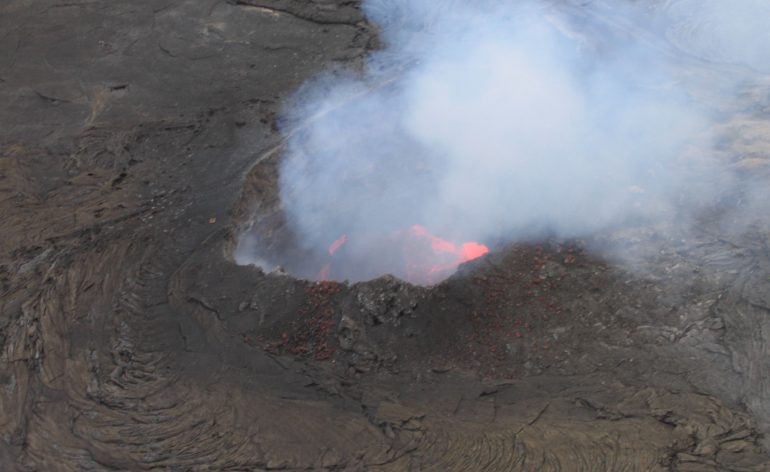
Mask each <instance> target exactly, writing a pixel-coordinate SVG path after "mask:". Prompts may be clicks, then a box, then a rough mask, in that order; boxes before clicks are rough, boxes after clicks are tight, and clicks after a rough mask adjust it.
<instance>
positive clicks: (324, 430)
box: [0, 0, 770, 472]
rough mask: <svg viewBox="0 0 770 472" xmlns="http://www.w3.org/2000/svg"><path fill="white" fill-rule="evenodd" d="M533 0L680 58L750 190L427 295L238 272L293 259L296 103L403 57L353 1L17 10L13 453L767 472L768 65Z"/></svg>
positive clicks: (195, 461)
mask: <svg viewBox="0 0 770 472" xmlns="http://www.w3.org/2000/svg"><path fill="white" fill-rule="evenodd" d="M501 1H502V0H501ZM395 3H403V2H395ZM541 3H547V4H548V5H549V8H552V9H553V10H554V11H557V12H566V13H565V16H566V17H569V18H572V19H573V20H574V21H572V22H571V23H570V24H569V25H568V26H564V27H563V28H566V29H568V30H569V35H572V36H574V37H578V36H580V35H585V37H586V38H588V39H586V40H585V41H583V43H581V44H588V45H592V44H593V45H595V48H596V50H598V51H604V50H605V49H603V46H602V45H601V41H598V42H597V41H595V39H596V38H597V37H598V38H601V37H603V35H605V32H606V31H612V32H613V34H617V35H618V36H622V37H624V38H626V39H627V40H629V41H631V42H638V44H643V45H644V47H645V48H649V50H652V51H656V54H660V55H661V56H664V57H666V58H668V61H669V63H671V64H673V66H672V67H674V68H675V72H674V75H675V76H676V77H678V78H681V80H682V82H683V83H684V82H686V84H687V90H688V94H689V95H690V96H691V97H693V99H694V100H698V101H700V102H702V103H707V104H708V107H709V109H710V110H712V111H713V112H714V115H718V117H719V118H718V119H714V120H713V121H711V122H710V123H709V126H710V129H709V133H710V135H712V136H715V137H716V138H715V139H714V141H715V142H716V143H717V144H716V145H715V146H714V148H713V149H712V150H711V151H713V152H712V154H713V155H714V156H716V158H718V159H719V160H720V162H722V163H723V164H724V169H725V170H724V172H729V173H730V179H731V181H732V182H734V183H735V184H734V186H732V187H731V189H732V190H731V192H726V193H725V194H724V195H721V196H720V197H719V198H718V200H717V201H716V203H715V204H714V205H711V206H709V207H708V208H704V209H703V211H700V212H698V213H697V215H693V217H692V220H693V222H694V223H693V225H692V228H691V229H689V230H688V231H687V232H686V234H685V233H678V232H676V231H673V230H670V228H669V226H670V225H672V224H673V223H672V221H670V220H665V221H653V222H649V221H644V222H641V223H640V222H634V223H633V224H632V223H629V224H628V225H620V226H615V227H613V228H611V229H607V230H606V231H601V232H598V233H595V234H591V235H586V236H585V237H559V235H556V234H549V235H545V236H542V237H539V238H526V239H521V240H512V239H506V238H505V237H502V236H501V237H500V238H498V239H496V240H490V241H482V242H483V243H484V244H487V245H488V246H489V253H487V254H484V255H482V256H481V257H477V258H474V259H473V260H470V261H469V262H466V263H464V264H462V265H460V266H459V268H458V269H457V272H456V273H454V274H453V275H451V276H450V277H448V278H446V280H443V281H441V282H440V283H437V284H435V285H428V284H426V285H415V284H411V283H409V282H407V281H405V280H402V279H400V278H397V277H394V276H391V275H388V274H385V273H383V274H382V275H381V276H379V277H376V278H374V279H371V280H363V281H360V282H355V283H352V282H346V281H335V280H306V279H303V278H300V277H297V276H296V274H295V273H294V272H292V271H291V270H284V268H280V267H278V268H273V267H258V266H256V265H249V264H242V263H239V262H238V261H236V259H237V257H236V254H237V252H238V249H239V247H241V241H242V237H243V235H244V234H249V235H251V236H252V237H253V238H256V239H257V240H259V241H261V242H262V244H263V247H262V250H263V255H264V251H267V252H266V253H267V254H270V253H271V252H272V253H274V254H279V253H280V254H282V257H284V258H285V259H287V260H289V262H291V258H292V257H295V258H300V257H301V252H300V248H301V243H299V242H298V241H296V240H294V239H293V237H294V235H292V233H291V226H289V225H287V216H286V215H285V214H284V213H283V211H284V205H283V204H282V202H281V189H280V178H279V173H280V169H281V167H280V166H281V160H282V159H283V158H284V157H285V153H284V151H285V149H286V146H287V135H289V134H290V133H291V132H293V131H292V130H288V131H287V130H286V129H285V128H282V126H284V124H283V122H282V119H281V117H282V116H283V114H284V112H285V107H286V103H288V102H290V101H291V97H292V96H294V95H293V94H295V93H296V91H297V90H299V89H300V88H301V87H302V86H303V84H306V83H307V81H308V80H312V79H313V78H314V77H318V76H319V74H324V73H328V71H329V70H339V69H345V70H352V71H361V70H363V69H365V68H366V67H367V60H368V59H367V58H369V57H370V55H371V54H373V53H375V52H376V51H380V50H382V49H383V48H384V47H386V46H385V44H384V42H385V41H384V40H383V37H382V30H381V28H380V25H377V24H376V23H374V22H373V21H371V19H370V18H368V17H367V15H366V14H365V11H364V10H363V9H362V6H361V4H360V2H359V1H358V0H207V1H195V0H131V1H124V2H119V1H110V0H73V1H63V0H3V1H2V3H0V211H1V212H2V213H0V215H2V218H0V232H1V234H2V237H0V470H2V471H103V470H108V471H135V470H137V471H138V470H158V471H160V470H171V471H199V470H216V471H220V470H221V471H267V470H287V471H306V470H307V471H309V470H326V471H476V470H484V471H541V470H542V471H692V472H695V471H756V472H762V471H768V470H770V439H769V438H770V436H768V434H770V224H769V223H770V217H768V216H767V215H765V214H764V213H763V212H762V208H765V209H767V208H768V206H767V205H766V204H763V202H764V201H765V200H766V198H763V195H764V196H766V195H767V193H762V192H763V191H765V189H767V188H768V183H770V75H769V73H768V71H769V70H770V67H768V68H766V69H763V68H762V67H758V66H757V64H760V65H761V64H763V62H762V61H765V59H770V55H768V57H764V56H761V55H751V56H749V55H738V56H736V55H734V54H731V51H733V50H734V44H732V43H729V44H728V43H724V44H722V43H720V42H719V38H721V37H722V36H720V35H719V34H714V35H712V36H709V33H708V31H709V30H708V27H709V25H711V24H712V23H713V22H714V21H716V20H715V18H716V19H717V20H718V18H720V17H719V16H714V17H711V16H705V17H704V16H702V15H701V16H699V15H698V14H697V13H698V11H699V10H698V8H699V6H698V4H697V2H692V1H689V0H678V1H677V0H666V1H652V0H650V1H642V0H638V1H634V2H628V3H632V4H634V5H636V6H637V7H638V6H639V5H640V4H641V5H643V8H642V10H643V11H645V12H648V13H649V14H650V15H653V14H656V13H655V12H658V11H666V12H670V14H671V15H673V14H676V15H678V16H677V18H678V20H677V21H676V22H672V23H671V24H670V25H667V26H665V27H664V26H660V25H657V26H656V27H660V28H663V29H664V30H665V34H657V33H658V32H659V31H660V30H656V31H655V32H652V31H648V30H645V29H644V28H639V27H637V26H635V25H634V24H630V23H629V22H628V21H626V16H624V15H620V14H617V15H616V13H615V12H616V10H613V9H612V8H608V7H607V8H605V7H604V6H603V5H605V4H609V3H613V4H620V3H624V2H603V1H585V2H577V1H571V0H553V1H549V2H541ZM727 3H729V2H725V4H727ZM690 11H691V12H692V15H685V14H683V13H682V12H690ZM650 12H651V13H650ZM720 14H721V13H720ZM594 18H598V19H596V20H595V19H594ZM560 24H561V23H560ZM581 25H582V26H581ZM596 25H602V26H601V29H600V28H598V27H596ZM588 26H591V28H588ZM582 27H585V28H582ZM581 28H582V29H581ZM706 36H707V37H709V38H712V39H713V41H703V40H702V39H703V37H706ZM604 37H606V35H605V36H604ZM740 39H741V40H743V39H747V38H743V37H742V38H740ZM748 39H750V38H748ZM760 40H761V41H766V40H767V38H764V39H761V38H760V39H758V41H760ZM581 41H582V40H581ZM597 44H598V45H597ZM741 44H742V43H741ZM728 46H729V47H728ZM592 47H593V46H592ZM768 50H770V46H767V47H766V48H765V51H768ZM752 61H754V62H752ZM768 66H770V61H768ZM728 78H729V80H728ZM714 84H717V85H716V86H715V85H714ZM297 126H300V127H301V126H302V124H301V123H300V124H297ZM298 132H301V131H298ZM339 139H341V140H344V139H345V135H344V133H343V134H341V135H340V137H339ZM696 151H697V150H696ZM696 151H691V152H696ZM706 187H708V184H706ZM748 188H750V189H751V192H749V193H751V194H750V195H749V194H748V193H746V194H743V193H741V189H748ZM635 195H637V194H635ZM638 195H639V196H638V197H635V198H639V199H640V200H642V201H643V199H644V198H645V194H644V193H638ZM757 195H759V197H757ZM747 202H751V203H750V204H749V203H747ZM503 204H505V202H501V205H503ZM747 205H753V206H752V207H751V209H752V212H751V213H747V212H746V211H745V209H746V207H747ZM763 205H764V206H763ZM757 208H758V210H757ZM747 214H750V215H751V216H752V218H751V219H746V220H745V221H744V220H743V219H745V218H747V217H746V215H747ZM757 215H759V216H758V217H757ZM412 223H419V222H409V224H412ZM335 237H336V236H335ZM332 241H334V239H332V240H331V241H329V242H330V243H332ZM335 249H336V246H335ZM624 255H626V256H628V257H623V256H624ZM295 262H296V259H295ZM311 278H312V277H311ZM316 278H321V279H322V278H323V277H316Z"/></svg>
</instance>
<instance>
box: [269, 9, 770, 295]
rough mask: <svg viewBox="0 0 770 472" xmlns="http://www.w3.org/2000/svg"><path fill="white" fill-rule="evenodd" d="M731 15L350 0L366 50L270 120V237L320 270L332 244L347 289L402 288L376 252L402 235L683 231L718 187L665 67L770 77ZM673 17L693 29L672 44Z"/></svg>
mask: <svg viewBox="0 0 770 472" xmlns="http://www.w3.org/2000/svg"><path fill="white" fill-rule="evenodd" d="M728 3H730V5H731V6H730V8H732V10H730V12H729V13H730V15H727V14H726V13H725V12H724V11H723V10H724V8H726V5H727V4H728ZM739 3H741V4H742V5H743V7H741V8H733V4H734V2H723V1H721V0H710V1H706V2H701V1H698V2H696V1H688V0H682V1H680V2H669V3H668V4H666V5H663V6H658V7H656V8H654V9H650V8H647V9H644V8H642V7H641V6H640V5H639V2H636V3H634V4H628V5H627V6H626V7H623V8H621V7H620V5H621V2H611V3H608V4H600V3H596V4H586V5H582V6H577V5H573V4H571V3H570V2H566V1H563V2H545V1H540V2H536V1H532V2H522V1H505V0H497V1H493V0H484V1H477V2H465V1H456V0H364V2H363V8H364V11H365V13H366V15H367V16H368V18H369V19H370V20H371V21H372V22H373V23H374V24H376V25H377V26H378V27H379V28H380V34H381V37H382V40H383V42H384V47H383V49H382V50H380V51H377V52H375V53H373V54H371V55H370V57H369V58H368V60H367V64H366V70H365V72H363V73H361V72H354V71H340V70H335V71H332V72H330V73H329V74H326V75H324V76H323V77H320V78H318V79H316V80H314V81H312V82H311V83H309V84H306V85H305V86H304V87H303V88H302V90H300V91H299V92H298V93H297V94H296V96H295V97H294V99H293V100H292V101H291V104H290V106H289V107H288V109H287V111H286V114H285V117H284V121H283V129H284V131H285V132H286V134H287V136H288V139H287V144H286V148H285V153H284V156H283V158H282V164H281V168H280V186H281V198H282V202H283V210H284V212H285V216H286V218H287V224H288V226H289V228H290V229H291V231H292V232H293V233H294V235H295V236H296V238H297V240H298V243H299V244H300V245H301V246H302V248H303V249H304V250H307V251H308V253H310V254H317V255H319V258H322V257H323V256H322V255H323V254H325V253H326V252H327V248H328V247H329V245H330V243H332V242H333V241H335V240H336V239H338V238H339V237H340V236H341V235H343V234H345V235H347V239H346V245H345V251H346V255H345V258H346V260H347V261H349V263H348V264H347V265H346V267H345V269H344V270H340V271H339V273H338V274H333V276H336V277H339V278H350V279H353V280H361V279H365V278H370V277H374V276H377V275H381V274H383V273H394V274H395V275H398V276H404V274H403V270H401V269H400V267H401V266H400V265H399V264H400V263H399V262H398V261H397V260H396V259H398V257H397V256H396V255H394V254H393V251H392V248H391V247H389V246H388V245H387V244H385V243H383V240H384V238H385V237H386V235H388V234H394V232H399V231H404V230H407V229H408V228H409V227H410V226H412V225H414V224H420V225H422V226H424V227H425V228H427V229H428V230H429V231H430V232H431V233H433V234H435V235H438V236H441V237H442V238H445V239H448V240H451V241H457V242H462V241H479V242H482V243H485V244H490V245H494V244H496V243H500V242H505V241H516V240H524V239H529V238H537V237H540V236H542V235H544V234H548V235H554V236H557V237H583V236H586V235H591V234H594V233H596V232H599V231H604V230H607V229H610V228H613V227H618V226H621V225H625V224H629V223H634V222H639V221H655V220H657V219H664V218H665V219H672V218H678V217H681V216H682V212H683V211H684V212H685V216H687V215H686V214H687V213H690V212H694V211H696V210H697V209H698V208H700V207H701V206H703V205H707V204H709V202H710V201H711V200H712V199H713V198H716V196H717V194H718V191H719V189H722V188H726V187H727V186H728V185H729V184H730V182H729V180H730V179H729V177H728V173H727V172H725V169H724V168H723V166H722V165H721V164H718V163H717V161H716V160H715V159H712V156H711V153H710V152H708V150H709V149H710V148H711V139H712V137H711V135H710V132H709V129H710V127H711V126H712V125H713V123H714V120H715V117H714V116H713V115H714V113H715V111H714V108H713V107H710V106H709V105H708V104H702V103H700V102H699V101H698V100H697V99H696V98H694V97H693V95H692V94H691V93H690V91H689V89H688V86H687V80H686V77H683V75H686V74H682V73H681V70H680V69H678V68H677V66H678V62H679V61H680V59H678V58H679V57H680V56H679V55H678V54H679V53H682V54H683V55H688V54H689V55H700V56H703V51H700V50H699V48H701V49H703V48H705V49H707V50H708V51H718V53H714V54H718V56H719V57H711V56H709V57H707V59H708V60H721V61H725V60H727V59H730V60H735V61H737V62H747V63H748V64H749V66H750V67H753V68H755V69H757V70H761V69H762V68H763V67H765V66H768V65H770V43H767V42H766V43H763V44H764V46H760V47H756V48H754V49H749V48H746V47H741V44H743V43H742V42H743V41H744V40H750V39H751V38H750V37H752V36H754V35H765V36H766V35H767V33H766V31H767V29H766V27H765V23H762V24H761V25H760V22H759V21H757V20H755V19H752V20H751V21H749V22H748V23H746V24H745V25H744V26H740V25H738V24H737V23H735V20H740V18H741V16H748V17H752V14H755V13H756V12H757V11H759V10H760V9H762V8H765V6H764V4H765V3H766V2H763V1H753V0H752V1H745V2H739ZM704 5H705V6H704ZM763 11H764V10H763ZM687 15H705V16H704V18H705V20H704V21H703V22H696V24H698V25H700V27H699V28H700V29H695V30H692V31H690V32H689V33H688V35H689V36H688V37H687V38H684V37H679V36H677V35H676V34H675V33H671V31H674V32H676V31H678V30H677V29H676V28H673V29H672V25H674V26H675V25H676V24H677V22H680V23H681V22H685V23H687V22H691V20H692V19H691V18H689V17H687ZM752 18H753V17H752ZM765 18H767V16H765ZM706 20H708V21H706ZM687 24H688V25H689V24H690V23H687ZM684 29H685V28H682V30H684ZM667 34H668V36H669V37H668V38H667V39H662V38H663V37H665V36H666V35H667ZM709 41H710V42H717V43H718V45H719V47H716V46H713V45H710V44H708V42H709ZM672 43H673V44H674V46H672V45H671V44H672ZM677 43H679V44H678V46H677ZM685 44H686V45H687V47H685V46H684V45H685ZM677 47H678V48H679V50H678V51H676V52H672V50H671V49H670V48H677ZM688 48H689V49H688ZM732 86H733V84H732V83H731V84H730V87H732ZM290 131H291V133H289V132H290ZM261 256H262V257H267V256H266V255H264V254H262V255H261ZM309 264H310V265H311V266H313V267H307V268H305V269H303V270H304V272H305V273H306V274H311V273H312V272H313V271H315V270H317V269H316V268H314V267H315V266H317V264H318V260H315V259H313V258H312V257H311V258H310V259H309Z"/></svg>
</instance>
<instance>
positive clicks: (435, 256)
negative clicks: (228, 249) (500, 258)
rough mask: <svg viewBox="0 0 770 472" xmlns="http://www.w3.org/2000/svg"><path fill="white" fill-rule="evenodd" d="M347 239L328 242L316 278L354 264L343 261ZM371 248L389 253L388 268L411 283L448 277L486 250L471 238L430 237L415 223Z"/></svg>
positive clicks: (379, 253) (487, 249)
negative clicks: (458, 241)
mask: <svg viewBox="0 0 770 472" xmlns="http://www.w3.org/2000/svg"><path fill="white" fill-rule="evenodd" d="M347 242H348V235H347V234H343V235H342V236H340V237H339V238H337V239H336V240H335V241H334V242H332V243H331V244H330V245H329V247H328V250H327V252H328V253H329V259H328V262H327V263H326V264H324V266H323V267H322V268H321V270H320V271H319V272H318V274H317V276H316V277H317V278H318V279H319V280H328V279H329V277H330V276H331V275H332V272H335V273H338V272H340V268H341V267H343V266H346V265H347V266H351V265H355V264H356V261H354V260H347V258H349V257H350V256H349V253H346V252H345V251H342V252H341V253H340V249H341V248H342V247H343V246H345V244H347ZM372 250H376V251H378V254H377V256H379V255H381V254H382V253H384V254H392V260H393V261H395V267H392V270H393V272H394V273H395V275H399V276H403V277H404V278H405V279H406V280H407V281H409V282H412V283H420V284H429V285H430V284H434V283H436V282H439V281H441V280H443V279H444V278H446V277H447V276H449V275H450V274H451V273H452V272H454V271H455V270H456V269H457V267H458V266H459V265H460V264H462V263H465V262H468V261H471V260H473V259H476V258H478V257H481V256H483V255H484V254H486V253H488V252H489V248H487V247H486V246H484V245H483V244H480V243H477V242H472V241H471V242H466V243H463V244H460V245H457V244H455V243H453V242H451V241H447V240H445V239H442V238H439V237H438V236H434V235H433V234H431V233H429V232H428V230H427V229H425V227H423V226H421V225H417V224H415V225H412V227H411V228H409V230H408V231H398V232H395V233H394V234H392V235H391V236H387V237H383V238H382V244H377V245H375V248H373V249H372ZM346 254H347V258H346ZM399 261H400V262H399ZM359 262H360V261H359ZM335 267H336V269H335ZM343 271H344V270H343ZM337 275H339V274H337Z"/></svg>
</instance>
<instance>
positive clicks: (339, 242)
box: [329, 234, 348, 256]
mask: <svg viewBox="0 0 770 472" xmlns="http://www.w3.org/2000/svg"><path fill="white" fill-rule="evenodd" d="M346 242H348V235H347V234H343V235H342V236H340V237H339V238H337V240H336V241H334V242H333V243H331V244H330V245H329V255H330V256H333V255H334V253H335V252H337V249H339V248H341V247H342V246H343V245H344V244H345V243H346Z"/></svg>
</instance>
